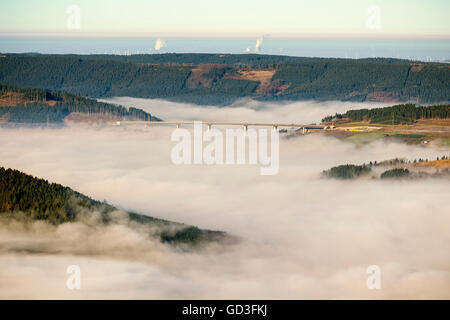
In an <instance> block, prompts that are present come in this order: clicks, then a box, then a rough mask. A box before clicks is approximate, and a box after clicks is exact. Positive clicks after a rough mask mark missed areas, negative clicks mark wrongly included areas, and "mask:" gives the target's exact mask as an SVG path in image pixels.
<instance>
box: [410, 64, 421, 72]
mask: <svg viewBox="0 0 450 320" xmlns="http://www.w3.org/2000/svg"><path fill="white" fill-rule="evenodd" d="M423 68H424V67H423V64H417V65H413V66H412V67H411V72H420V71H422V70H423Z"/></svg>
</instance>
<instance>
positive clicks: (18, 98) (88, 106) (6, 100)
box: [0, 84, 159, 123]
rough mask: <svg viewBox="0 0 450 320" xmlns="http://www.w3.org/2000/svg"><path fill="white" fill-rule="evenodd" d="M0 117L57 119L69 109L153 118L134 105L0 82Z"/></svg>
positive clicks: (10, 119)
mask: <svg viewBox="0 0 450 320" xmlns="http://www.w3.org/2000/svg"><path fill="white" fill-rule="evenodd" d="M0 99H2V100H3V101H2V104H3V106H1V107H0V120H3V121H4V122H21V123H55V122H56V123H58V122H62V121H63V120H64V118H65V117H67V116H68V115H70V114H71V113H84V114H88V115H102V116H104V118H105V119H111V120H115V119H129V120H144V121H157V120H159V119H158V118H156V117H153V116H152V115H151V114H150V113H147V112H145V111H143V110H141V109H137V108H133V107H131V108H128V109H127V108H125V107H122V106H118V105H114V104H110V103H104V102H98V101H97V100H95V99H89V98H84V97H78V96H75V95H73V94H69V93H59V92H50V91H48V90H43V89H36V88H15V87H11V86H6V85H1V84H0Z"/></svg>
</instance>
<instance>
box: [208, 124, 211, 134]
mask: <svg viewBox="0 0 450 320" xmlns="http://www.w3.org/2000/svg"><path fill="white" fill-rule="evenodd" d="M209 131H211V124H209V123H208V132H209Z"/></svg>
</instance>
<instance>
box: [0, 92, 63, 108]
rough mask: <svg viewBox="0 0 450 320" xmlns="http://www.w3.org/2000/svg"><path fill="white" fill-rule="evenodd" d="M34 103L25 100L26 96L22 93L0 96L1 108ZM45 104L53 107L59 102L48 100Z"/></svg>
mask: <svg viewBox="0 0 450 320" xmlns="http://www.w3.org/2000/svg"><path fill="white" fill-rule="evenodd" d="M33 102H34V101H31V100H27V99H25V98H24V94H23V93H20V92H7V93H4V94H3V95H2V96H0V107H15V106H17V105H18V104H27V103H33ZM44 103H46V104H48V105H49V106H51V107H53V106H54V105H55V104H56V103H57V101H55V100H47V101H45V102H44Z"/></svg>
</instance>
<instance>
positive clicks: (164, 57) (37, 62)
mask: <svg viewBox="0 0 450 320" xmlns="http://www.w3.org/2000/svg"><path fill="white" fill-rule="evenodd" d="M202 64H203V65H205V64H206V65H209V66H210V67H213V70H212V71H211V70H210V71H211V72H205V73H203V74H201V76H200V78H201V79H202V81H200V82H199V83H200V85H198V83H197V84H196V85H193V81H192V80H193V79H197V80H198V78H197V77H198V76H199V73H198V72H197V71H198V69H199V66H201V65H202ZM260 70H269V71H270V72H273V75H272V76H271V77H270V78H269V79H267V80H268V81H269V85H268V86H261V85H260V82H259V81H257V80H255V79H252V78H251V77H250V78H246V77H242V76H237V75H239V74H241V73H242V72H246V71H260ZM0 83H4V84H7V85H13V86H18V87H29V88H32V87H36V88H41V89H48V90H52V91H58V92H70V93H72V94H76V95H79V96H83V97H91V98H102V97H113V96H133V97H142V98H166V99H171V100H176V101H182V102H194V103H198V104H214V105H226V104H230V103H232V102H233V101H235V100H237V99H239V98H242V97H251V98H254V99H261V100H299V99H302V100H306V99H316V100H342V101H391V102H395V101H397V102H402V101H404V102H407V101H414V102H418V103H433V102H439V103H442V102H444V103H446V102H448V101H449V97H450V67H449V66H448V64H443V63H425V62H414V61H409V60H400V59H384V58H383V59H382V58H373V59H359V60H353V59H332V58H299V57H287V56H270V55H256V54H243V55H230V54H224V55H219V54H151V55H131V56H115V55H41V54H6V55H3V56H2V58H0Z"/></svg>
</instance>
